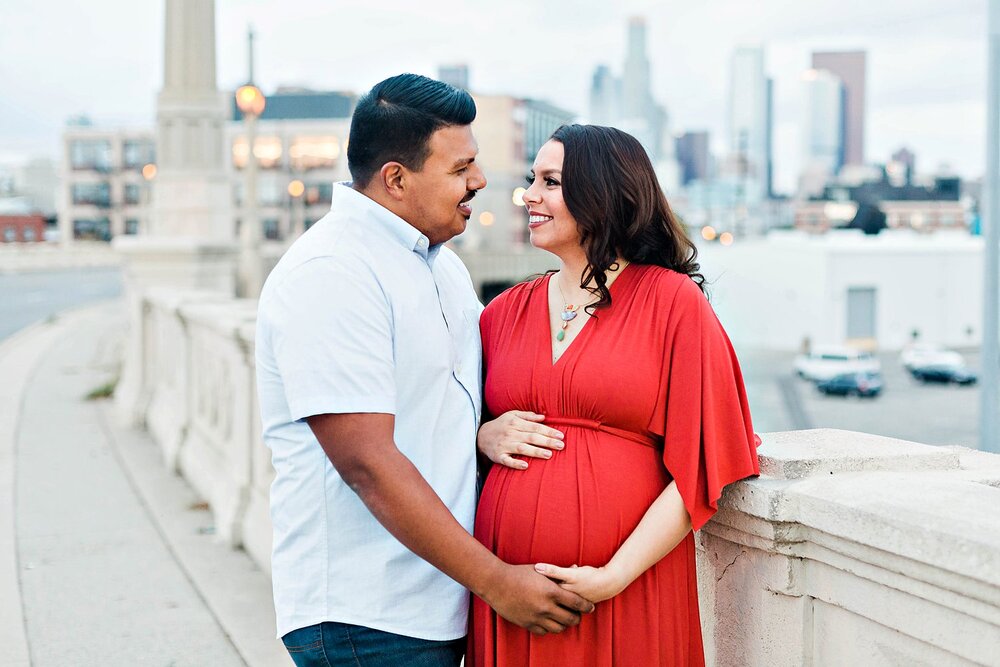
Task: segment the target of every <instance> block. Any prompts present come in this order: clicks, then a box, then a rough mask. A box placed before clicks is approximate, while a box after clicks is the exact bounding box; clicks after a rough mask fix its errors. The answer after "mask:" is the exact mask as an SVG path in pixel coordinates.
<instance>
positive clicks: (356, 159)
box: [347, 74, 476, 188]
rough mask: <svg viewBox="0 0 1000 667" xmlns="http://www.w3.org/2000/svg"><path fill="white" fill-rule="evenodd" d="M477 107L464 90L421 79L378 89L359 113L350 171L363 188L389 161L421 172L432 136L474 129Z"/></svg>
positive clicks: (406, 77)
mask: <svg viewBox="0 0 1000 667" xmlns="http://www.w3.org/2000/svg"><path fill="white" fill-rule="evenodd" d="M475 118H476V103H475V102H473V100H472V96H471V95H469V93H467V92H466V91H464V90H461V89H459V88H455V87H454V86H449V85H448V84H447V83H443V82H441V81H435V80H434V79H429V78H427V77H426V76H420V75H419V74H400V75H398V76H394V77H391V78H389V79H386V80H385V81H382V82H380V83H377V84H375V86H374V87H373V88H372V89H371V90H369V91H368V92H367V93H365V94H364V95H363V96H362V97H361V99H360V100H358V104H357V106H356V107H355V108H354V116H353V117H352V119H351V135H350V139H349V140H348V144H347V166H348V168H349V169H350V170H351V178H353V179H354V185H355V186H357V187H361V188H364V187H366V186H367V185H368V182H369V181H370V180H371V179H372V177H373V176H374V175H375V174H376V173H378V171H379V170H380V169H381V168H382V165H384V164H385V163H386V162H399V163H400V164H402V165H404V166H406V167H407V168H408V169H412V170H414V171H419V170H420V169H421V168H422V167H423V165H424V160H426V159H427V156H428V155H430V147H429V146H428V142H429V141H430V138H431V135H432V134H434V132H435V131H437V130H439V129H440V128H442V127H446V126H449V125H469V124H471V123H472V121H473V120H475Z"/></svg>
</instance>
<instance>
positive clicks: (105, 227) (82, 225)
mask: <svg viewBox="0 0 1000 667" xmlns="http://www.w3.org/2000/svg"><path fill="white" fill-rule="evenodd" d="M73 238H75V239H78V240H81V241H110V240H111V221H110V220H109V219H108V218H77V219H75V220H73Z"/></svg>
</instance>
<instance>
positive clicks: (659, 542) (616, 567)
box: [605, 482, 691, 590]
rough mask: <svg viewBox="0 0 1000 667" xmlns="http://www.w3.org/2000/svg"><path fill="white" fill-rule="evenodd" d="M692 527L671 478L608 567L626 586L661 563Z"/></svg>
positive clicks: (622, 587) (622, 585) (622, 586)
mask: <svg viewBox="0 0 1000 667" xmlns="http://www.w3.org/2000/svg"><path fill="white" fill-rule="evenodd" d="M690 531H691V517H690V516H689V515H688V511H687V509H686V508H685V507H684V501H683V499H681V494H680V492H679V491H678V490H677V484H676V483H674V482H671V483H670V484H669V485H668V486H667V488H666V489H664V490H663V492H662V493H661V494H660V495H659V496H658V497H657V498H656V500H654V501H653V504H652V505H650V506H649V509H648V510H646V513H645V514H644V515H643V517H642V520H641V521H640V522H639V525H638V526H636V527H635V530H633V531H632V534H631V535H629V536H628V539H626V540H625V542H624V543H623V544H622V545H621V546H620V547H619V548H618V551H616V552H615V555H614V556H612V557H611V560H610V561H608V564H607V565H606V566H605V568H606V569H607V570H608V571H609V573H610V574H611V575H612V577H614V579H615V580H616V581H617V582H618V583H619V584H620V585H621V590H624V589H625V587H627V586H628V585H629V584H631V583H632V582H633V581H635V580H636V579H637V578H638V577H639V575H641V574H642V573H643V572H645V571H646V570H648V569H649V568H651V567H652V566H653V565H655V564H656V563H658V562H659V561H660V559H661V558H663V557H664V556H666V555H667V554H668V553H670V552H671V551H672V550H673V548H674V547H676V546H677V545H678V544H680V542H681V540H683V539H684V537H685V536H686V535H687V534H688V533H689V532H690Z"/></svg>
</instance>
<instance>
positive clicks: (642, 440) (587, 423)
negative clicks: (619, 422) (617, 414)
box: [543, 417, 662, 449]
mask: <svg viewBox="0 0 1000 667" xmlns="http://www.w3.org/2000/svg"><path fill="white" fill-rule="evenodd" d="M543 423H544V424H545V425H546V426H579V427H581V428H589V429H591V430H592V431H601V432H603V433H607V434H608V435H613V436H615V437H618V438H624V439H625V440H631V441H632V442H635V443H638V444H640V445H645V446H646V447H652V448H653V449H661V447H662V440H661V439H660V438H656V437H653V436H651V435H645V434H642V433H636V432H635V431H627V430H625V429H623V428H615V427H614V426H608V425H607V424H602V423H601V422H599V421H597V420H596V419H583V418H580V417H546V418H545V421H544V422H543Z"/></svg>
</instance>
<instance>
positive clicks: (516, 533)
mask: <svg viewBox="0 0 1000 667" xmlns="http://www.w3.org/2000/svg"><path fill="white" fill-rule="evenodd" d="M560 428H562V430H563V431H564V432H565V434H566V439H565V441H566V448H565V449H564V450H562V451H560V452H554V454H553V456H552V458H551V459H548V460H542V459H529V465H528V469H527V470H512V469H510V468H506V467H503V466H494V467H493V469H492V470H491V471H490V474H489V477H488V478H487V480H486V485H485V487H484V489H483V495H482V497H481V498H480V501H479V511H478V513H477V516H476V531H475V532H476V537H477V538H478V539H479V541H480V542H482V543H483V544H485V545H486V546H487V547H489V548H490V549H492V550H493V552H494V553H496V554H497V556H499V557H500V558H501V559H502V560H504V561H506V562H508V563H512V564H524V563H535V562H539V561H544V562H548V563H554V564H556V565H564V566H565V565H574V564H576V565H595V566H600V565H604V564H605V563H606V562H607V561H608V560H609V559H610V558H611V556H612V555H613V554H614V552H615V551H616V550H617V549H618V547H619V546H620V545H621V543H622V542H624V541H625V539H626V538H627V537H628V536H629V534H631V532H632V530H633V529H634V528H635V527H636V525H638V523H639V521H640V520H641V519H642V516H643V515H644V514H645V513H646V510H647V509H649V506H650V504H652V502H653V501H654V500H655V499H656V497H657V496H659V495H660V493H661V492H662V491H663V489H664V488H665V487H666V485H667V484H669V482H670V476H669V475H668V474H667V472H666V470H665V469H664V467H663V463H662V458H661V453H660V451H659V450H657V449H654V448H652V447H647V446H645V445H641V444H638V443H635V442H632V441H629V440H625V439H623V438H620V437H617V436H614V435H610V434H607V433H604V432H601V431H595V430H592V429H586V428H580V427H560Z"/></svg>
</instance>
